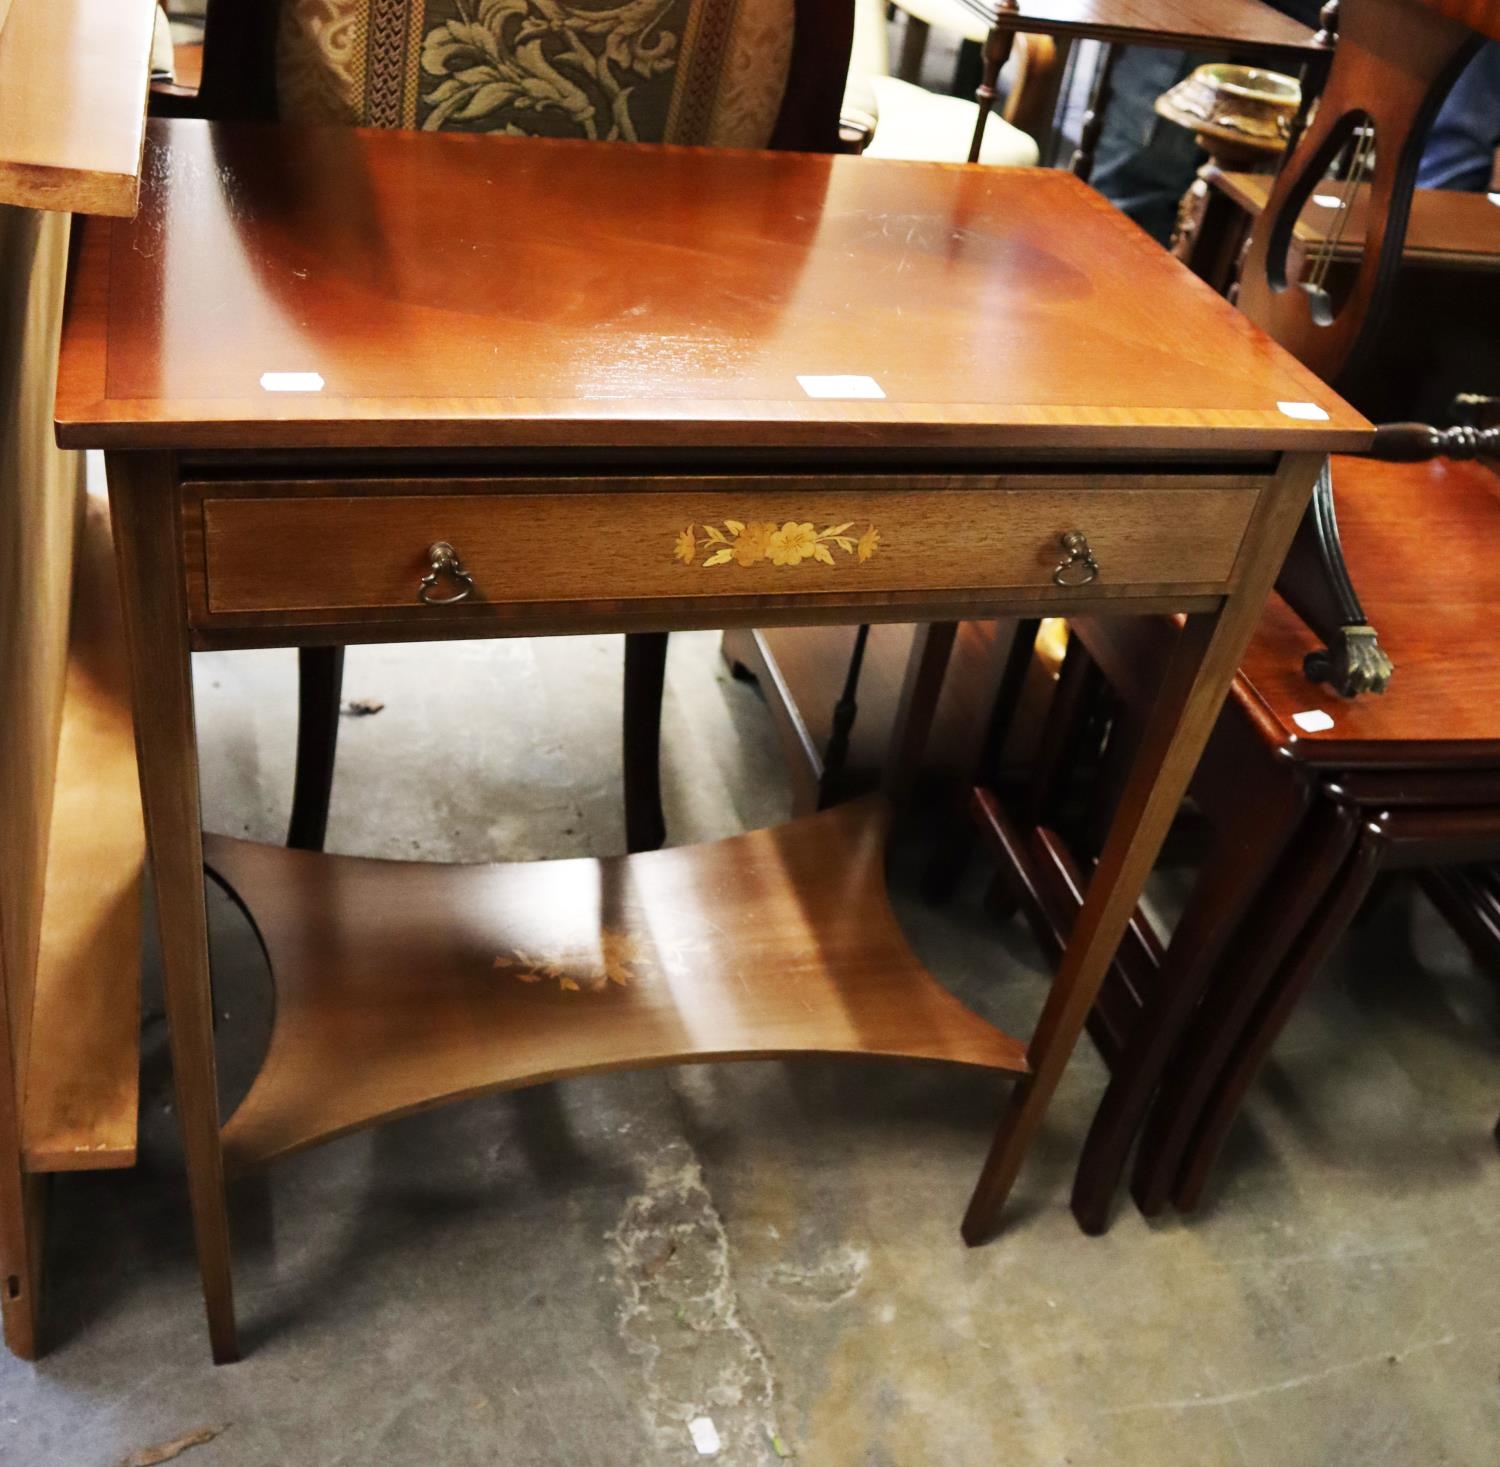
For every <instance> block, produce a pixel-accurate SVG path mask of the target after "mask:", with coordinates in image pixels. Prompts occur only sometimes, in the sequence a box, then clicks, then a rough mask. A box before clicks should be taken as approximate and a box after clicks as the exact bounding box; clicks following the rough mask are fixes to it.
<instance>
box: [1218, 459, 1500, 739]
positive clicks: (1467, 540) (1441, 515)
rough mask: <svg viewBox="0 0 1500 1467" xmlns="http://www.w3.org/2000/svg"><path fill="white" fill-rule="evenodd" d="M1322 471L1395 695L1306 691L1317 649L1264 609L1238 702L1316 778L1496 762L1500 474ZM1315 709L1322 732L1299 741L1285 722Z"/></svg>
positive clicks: (1348, 465) (1286, 615)
mask: <svg viewBox="0 0 1500 1467" xmlns="http://www.w3.org/2000/svg"><path fill="white" fill-rule="evenodd" d="M1333 474H1334V485H1335V489H1336V492H1337V493H1338V497H1339V533H1340V537H1341V539H1342V540H1343V543H1344V548H1345V551H1346V553H1347V555H1348V557H1349V560H1350V563H1351V564H1352V565H1355V566H1357V567H1358V568H1359V574H1360V579H1361V584H1362V587H1363V594H1364V597H1365V600H1366V602H1367V610H1368V611H1369V613H1370V615H1371V616H1373V617H1375V618H1376V619H1377V624H1378V625H1379V627H1380V634H1381V642H1382V645H1384V646H1385V647H1386V649H1387V650H1388V651H1389V652H1390V654H1391V657H1392V658H1393V660H1394V661H1395V663H1396V665H1397V666H1398V667H1399V668H1400V669H1401V681H1400V684H1399V685H1393V686H1392V688H1391V695H1390V696H1388V697H1379V698H1356V699H1343V698H1338V697H1335V696H1334V695H1333V694H1331V693H1330V692H1329V691H1328V690H1327V689H1319V688H1315V687H1313V686H1311V685H1310V684H1309V683H1308V682H1307V680H1306V678H1305V677H1303V675H1302V670H1301V669H1302V655H1303V653H1304V652H1307V651H1310V650H1311V649H1312V648H1313V647H1314V646H1315V645H1316V639H1315V638H1314V637H1313V635H1312V633H1311V632H1310V631H1308V629H1307V628H1306V626H1305V625H1304V624H1303V623H1302V622H1301V621H1300V620H1299V619H1298V618H1297V617H1296V615H1295V614H1294V613H1293V612H1292V611H1291V609H1290V608H1289V607H1288V606H1287V605H1286V604H1285V603H1284V602H1283V601H1281V600H1280V599H1279V598H1275V599H1273V600H1272V601H1271V602H1270V603H1269V604H1268V605H1267V607H1266V611H1265V616H1264V617H1263V619H1262V621H1261V624H1260V627H1259V629H1258V630H1257V632H1256V636H1255V639H1254V641H1253V642H1252V643H1251V645H1250V647H1249V648H1248V649H1247V651H1246V655H1245V661H1244V665H1243V668H1242V678H1243V681H1244V682H1245V684H1246V685H1247V691H1248V696H1249V698H1250V699H1251V700H1252V701H1253V703H1254V704H1255V705H1257V707H1258V709H1259V710H1260V711H1261V712H1262V713H1263V714H1264V716H1265V717H1266V718H1268V719H1269V720H1271V724H1272V727H1273V729H1274V730H1277V731H1279V742H1280V743H1281V744H1282V746H1283V747H1284V748H1285V750H1286V752H1287V754H1288V756H1289V757H1290V758H1292V759H1294V760H1299V761H1302V762H1304V763H1307V764H1312V765H1317V766H1319V767H1322V768H1328V769H1336V768H1340V767H1343V766H1346V765H1367V764H1369V765H1385V766H1388V767H1394V766H1401V765H1407V766H1409V765H1411V764H1413V763H1417V764H1420V765H1421V766H1422V767H1424V768H1427V767H1431V766H1432V765H1433V764H1435V763H1439V764H1440V763H1444V762H1449V763H1457V764H1462V765H1467V766H1470V767H1472V766H1474V765H1476V764H1482V763H1493V762H1495V761H1497V760H1500V720H1497V719H1496V716H1495V710H1496V709H1497V708H1500V668H1497V667H1496V665H1495V660H1494V658H1493V657H1491V656H1490V655H1489V631H1488V628H1489V625H1490V621H1491V618H1492V615H1493V610H1494V607H1495V606H1496V605H1497V604H1500V558H1497V557H1496V555H1495V548H1494V547H1495V544H1496V537H1497V536H1500V476H1497V475H1496V474H1495V473H1494V471H1493V470H1491V469H1489V468H1487V467H1486V466H1485V465H1483V464H1478V463H1455V462H1452V461H1450V460H1445V459H1437V460H1434V461H1433V462H1431V463H1427V464H1382V463H1376V462H1374V461H1372V460H1369V459H1342V458H1341V459H1335V460H1334V464H1333ZM1416 527H1420V528H1419V529H1418V530H1417V533H1415V534H1414V533H1413V532H1414V528H1416ZM1313 708H1317V709H1322V710H1324V711H1326V712H1327V713H1328V714H1329V715H1330V716H1331V717H1332V718H1333V727H1332V728H1330V729H1327V730H1325V731H1323V732H1321V733H1308V732H1306V731H1304V730H1303V729H1301V728H1299V727H1298V726H1297V725H1296V724H1295V723H1294V722H1293V718H1294V716H1295V715H1296V714H1298V713H1302V712H1306V711H1308V710H1309V709H1313Z"/></svg>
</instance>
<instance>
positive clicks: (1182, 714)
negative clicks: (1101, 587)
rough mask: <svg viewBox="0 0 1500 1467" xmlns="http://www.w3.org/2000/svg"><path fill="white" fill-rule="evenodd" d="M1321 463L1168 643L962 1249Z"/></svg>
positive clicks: (1054, 1062)
mask: <svg viewBox="0 0 1500 1467" xmlns="http://www.w3.org/2000/svg"><path fill="white" fill-rule="evenodd" d="M1319 462H1320V461H1319V460H1317V459H1314V458H1310V457H1307V456H1304V455H1287V457H1285V458H1284V459H1283V460H1282V464H1281V467H1280V469H1279V470H1278V473H1277V476H1276V482H1275V484H1274V486H1273V487H1272V488H1271V489H1270V490H1268V491H1267V492H1266V493H1265V494H1263V495H1262V497H1261V501H1260V503H1259V504H1258V505H1257V507H1256V511H1255V516H1254V518H1253V519H1252V521H1251V524H1250V527H1249V529H1248V530H1247V532H1246V535H1245V541H1244V545H1243V547H1242V558H1241V561H1240V564H1241V565H1250V566H1255V567H1258V569H1257V570H1256V571H1255V572H1254V573H1253V574H1250V575H1243V576H1242V577H1241V579H1240V581H1239V583H1238V584H1237V585H1236V587H1235V589H1234V590H1233V591H1232V592H1231V593H1230V594H1229V596H1228V597H1227V598H1226V599H1225V601H1224V604H1223V606H1222V607H1221V608H1220V609H1219V610H1218V611H1214V612H1200V613H1197V614H1196V615H1193V616H1190V617H1188V619H1187V622H1186V624H1185V625H1184V627H1183V629H1182V632H1181V633H1180V634H1179V636H1178V638H1177V644H1176V646H1175V647H1174V649H1173V652H1172V657H1171V660H1170V662H1169V663H1168V665H1167V669H1166V675H1165V677H1164V678H1163V680H1162V685H1161V690H1160V692H1159V694H1158V695H1157V699H1156V703H1155V705H1154V707H1153V709H1152V712H1151V716H1150V718H1149V720H1148V721H1147V724H1146V728H1145V732H1144V735H1143V737H1142V740H1141V747H1140V752H1139V753H1138V754H1137V756H1136V761H1135V766H1134V768H1133V769H1132V771H1131V775H1130V779H1129V781H1128V782H1127V784H1126V786H1125V791H1124V794H1123V796H1122V798H1121V800H1120V807H1119V809H1118V811H1117V812H1116V815H1115V820H1114V823H1113V825H1112V826H1111V828H1110V833H1109V836H1108V838H1107V839H1106V841H1105V844H1104V849H1103V851H1102V853H1101V854H1100V857H1099V863H1098V866H1097V867H1096V868H1095V871H1094V876H1093V879H1092V881H1090V883H1089V889H1088V894H1087V897H1086V898H1085V901H1084V904H1083V909H1082V910H1081V911H1080V912H1079V914H1078V921H1077V924H1076V925H1075V927H1074V929H1073V934H1072V937H1071V939H1070V940H1069V942H1068V946H1067V949H1066V951H1065V952H1064V953H1063V956H1062V961H1061V963H1060V965H1059V967H1058V972H1057V976H1056V978H1055V979H1054V980H1053V984H1052V989H1051V991H1050V993H1049V994H1048V997H1047V1002H1046V1005H1045V1006H1044V1008H1043V1010H1042V1016H1041V1019H1040V1021H1039V1022H1038V1024H1037V1027H1036V1032H1035V1033H1034V1034H1033V1036H1032V1040H1031V1045H1030V1048H1029V1050H1028V1059H1029V1062H1030V1066H1031V1072H1030V1073H1029V1074H1028V1075H1026V1076H1024V1077H1023V1078H1022V1079H1021V1080H1020V1082H1019V1083H1018V1084H1017V1085H1016V1087H1015V1089H1014V1090H1013V1091H1012V1092H1011V1096H1010V1100H1009V1102H1008V1104H1007V1106H1006V1109H1005V1112H1004V1114H1003V1116H1002V1118H1001V1122H1000V1127H999V1130H998V1131H997V1133H996V1135H995V1140H994V1143H993V1145H992V1146H991V1148H990V1154H989V1156H988V1157H987V1158H986V1160H985V1164H984V1169H983V1171H982V1172H981V1173H980V1177H979V1182H978V1185H977V1186H976V1187H975V1189H974V1195H973V1197H972V1198H971V1199H970V1202H969V1207H968V1211H967V1213H966V1214H965V1217H964V1221H963V1235H964V1238H965V1240H966V1241H967V1242H969V1243H971V1244H975V1243H980V1242H983V1241H984V1240H985V1239H986V1238H987V1237H989V1236H990V1235H991V1234H992V1233H993V1232H994V1231H995V1227H996V1224H997V1222H998V1220H999V1216H1000V1212H1001V1209H1002V1208H1003V1207H1004V1205H1005V1200H1006V1198H1007V1197H1008V1196H1009V1195H1010V1189H1011V1187H1012V1185H1013V1184H1014V1182H1015V1179H1016V1175H1017V1173H1018V1172H1019V1171H1020V1169H1021V1163H1022V1161H1023V1160H1024V1159H1025V1156H1026V1153H1027V1150H1028V1149H1029V1147H1030V1145H1031V1141H1032V1139H1033V1137H1034V1136H1035V1134H1036V1131H1037V1128H1038V1127H1039V1126H1040V1125H1041V1122H1042V1119H1043V1117H1044V1116H1045V1115H1046V1112H1047V1106H1048V1105H1049V1103H1050V1102H1051V1099H1052V1095H1053V1092H1054V1091H1055V1090H1056V1089H1057V1084H1058V1081H1059V1080H1060V1079H1061V1078H1062V1074H1063V1070H1064V1069H1065V1068H1066V1066H1067V1063H1068V1060H1069V1059H1070V1058H1071V1056H1072V1053H1073V1047H1074V1045H1075V1044H1076V1043H1077V1042H1078V1036H1079V1033H1080V1032H1081V1031H1082V1029H1083V1025H1084V1021H1085V1020H1086V1019H1087V1018H1088V1014H1089V1010H1090V1009H1091V1008H1092V1007H1093V1004H1094V999H1095V997H1096V996H1097V994H1098V992H1099V985H1100V984H1101V983H1102V982H1103V980H1104V976H1105V974H1106V972H1107V971H1108V969H1109V965H1110V963H1111V962H1112V960H1113V958H1114V954H1115V950H1116V949H1117V948H1118V947H1119V945H1120V939H1121V938H1122V937H1123V936H1124V934H1125V928H1126V926H1127V924H1128V923H1129V921H1130V919H1131V916H1132V914H1133V913H1134V911H1135V906H1136V902H1137V901H1138V900H1139V898H1140V894H1141V888H1142V887H1143V886H1144V885H1145V882H1146V877H1147V875H1148V874H1149V873H1150V870H1151V867H1152V865H1153V864H1154V863H1155V861H1156V857H1157V854H1158V853H1159V852H1160V850H1161V844H1162V841H1163V840H1164V839H1165V837H1166V834H1167V830H1168V827H1169V826H1170V825H1171V823H1172V819H1173V817H1174V816H1175V815H1176V813H1177V808H1178V805H1179V804H1180V803H1181V801H1182V797H1183V795H1184V794H1185V793H1186V791H1187V787H1188V783H1189V781H1190V780H1191V778H1192V774H1193V770H1194V768H1195V767H1196V765H1197V762H1198V757H1199V755H1200V754H1201V753H1202V751H1203V747H1204V745H1205V744H1206V743H1207V741H1208V736H1209V734H1210V733H1211V732H1212V730H1213V725H1214V720H1215V719H1216V718H1217V717H1218V713H1219V709H1220V706H1221V705H1222V704H1223V701H1224V695H1225V693H1226V692H1227V690H1228V688H1229V682H1230V679H1231V678H1232V677H1233V676H1234V672H1235V668H1236V667H1237V666H1238V665H1239V660H1240V657H1241V655H1242V654H1243V652H1244V650H1245V646H1246V644H1247V643H1248V642H1249V640H1250V636H1251V634H1252V633H1253V632H1254V630H1255V624H1256V622H1257V621H1258V620H1259V618H1260V614H1261V610H1262V608H1263V606H1264V605H1265V600H1266V596H1267V595H1268V594H1269V592H1270V589H1271V583H1272V581H1273V580H1274V578H1275V574H1276V568H1277V567H1278V566H1279V565H1280V563H1281V559H1282V557H1283V556H1284V555H1285V553H1286V549H1287V547H1288V545H1290V544H1291V539H1292V534H1293V532H1294V531H1295V530H1296V527H1297V522H1298V520H1299V519H1300V517H1301V515H1302V511H1303V507H1304V506H1305V505H1306V503H1307V500H1308V497H1309V495H1310V494H1311V491H1312V485H1313V479H1314V477H1315V476H1316V473H1317V470H1318V466H1319Z"/></svg>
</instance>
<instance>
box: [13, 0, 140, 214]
mask: <svg viewBox="0 0 1500 1467" xmlns="http://www.w3.org/2000/svg"><path fill="white" fill-rule="evenodd" d="M5 8H6V0H0V21H3V24H0V204H19V205H22V206H24V207H26V208H32V209H58V210H71V211H73V212H75V213H94V214H130V213H133V212H134V210H135V203H136V194H137V191H138V189H139V187H140V169H141V140H142V138H143V136H144V134H145V126H146V90H147V87H148V85H149V83H150V78H151V31H152V27H153V25H154V23H155V20H156V0H11V4H10V12H9V14H8V15H7V14H5Z"/></svg>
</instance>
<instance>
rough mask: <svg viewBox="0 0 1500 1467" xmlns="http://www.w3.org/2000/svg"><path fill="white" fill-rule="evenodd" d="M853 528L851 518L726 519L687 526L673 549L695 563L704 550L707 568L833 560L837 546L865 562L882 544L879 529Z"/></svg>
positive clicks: (688, 562) (682, 558)
mask: <svg viewBox="0 0 1500 1467" xmlns="http://www.w3.org/2000/svg"><path fill="white" fill-rule="evenodd" d="M853 529H854V521H853V520H850V521H849V522H848V523H847V524H843V525H829V526H827V527H826V528H825V529H822V530H820V529H817V528H816V527H815V525H814V524H813V523H812V521H810V520H803V521H800V522H799V521H797V520H788V521H787V522H786V523H785V524H783V525H780V526H778V525H774V524H771V523H768V522H765V521H762V522H759V523H751V524H746V523H745V522H744V521H743V520H725V521H724V528H723V529H722V530H721V529H720V528H719V527H718V526H717V525H689V526H688V527H687V528H686V529H685V530H683V531H682V532H681V533H680V534H679V535H678V536H677V547H676V549H675V550H674V551H673V554H674V555H675V556H676V557H677V559H678V560H680V561H681V562H682V563H683V564H684V565H694V564H696V563H697V562H698V557H699V555H702V556H703V557H704V559H703V562H702V564H703V565H704V566H705V567H707V566H713V565H729V564H730V563H731V562H733V564H735V565H742V566H749V565H759V564H760V562H761V561H763V560H769V561H770V562H771V564H772V565H801V564H802V562H803V561H804V560H812V561H816V562H818V563H819V564H821V565H834V564H836V561H835V560H834V555H833V552H834V551H835V550H838V551H839V552H840V553H841V554H842V555H845V556H849V557H851V558H852V559H853V560H854V561H855V562H856V563H858V564H860V565H863V564H864V562H865V561H867V560H869V558H870V557H871V556H872V555H874V554H875V552H876V551H877V550H879V549H880V531H879V530H877V529H876V528H875V526H874V525H871V526H870V527H869V528H868V529H866V530H865V532H864V533H863V534H862V535H855V534H853V533H851V532H852V531H853ZM700 530H701V531H702V535H701V536H700V534H699V531H700Z"/></svg>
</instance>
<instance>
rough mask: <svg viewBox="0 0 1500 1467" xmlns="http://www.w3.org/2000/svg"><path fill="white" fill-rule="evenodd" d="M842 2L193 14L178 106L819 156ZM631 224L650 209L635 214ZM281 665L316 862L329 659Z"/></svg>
mask: <svg viewBox="0 0 1500 1467" xmlns="http://www.w3.org/2000/svg"><path fill="white" fill-rule="evenodd" d="M853 26H854V0H604V3H600V4H594V5H581V4H571V3H568V0H265V3H257V0H209V3H208V11H207V18H206V25H205V30H204V52H203V80H202V86H201V88H200V90H199V92H198V93H197V95H196V97H182V96H179V95H166V96H160V97H158V98H156V99H155V102H154V107H155V109H156V110H157V111H159V112H161V113H164V114H170V115H177V116H184V115H187V116H201V117H207V118H213V119H218V120H254V121H284V122H289V123H298V124H318V125H327V124H332V125H346V126H371V127H394V128H411V129H421V130H427V131H438V130H442V131H461V132H495V133H504V134H509V135H526V136H543V137H553V138H577V139H583V140H589V141H597V142H620V143H677V144H692V145H704V146H712V147H733V148H765V147H770V148H779V149H793V150H798V151H803V152H833V151H837V150H838V148H839V111H840V103H841V100H842V96H843V91H844V82H845V77H846V74H847V72H848V67H849V51H850V42H851V37H852V33H853ZM642 208H643V209H649V208H650V201H649V200H642ZM625 646H626V653H625V700H624V702H625V706H624V764H625V825H626V843H627V846H628V848H629V849H630V850H632V851H636V850H647V849H651V848H653V847H655V846H657V845H660V844H661V842H662V840H663V838H664V835H665V827H664V823H663V820H662V814H661V799H660V782H659V769H658V745H659V741H660V722H661V700H662V693H663V688H664V680H665V672H666V649H667V638H666V635H665V634H664V633H632V634H629V635H627V637H626V638H625ZM299 655H300V661H299V675H300V682H301V685H300V696H299V725H298V737H297V774H296V783H295V789H294V793H293V798H292V817H291V822H290V828H289V832H288V843H289V844H291V845H293V846H298V847H302V848H306V849H320V848H321V847H322V845H323V840H324V835H325V832H326V827H327V821H328V804H329V798H330V794H331V791H332V783H333V770H334V760H335V754H336V750H337V739H338V716H339V705H340V700H341V697H342V684H343V658H344V649H343V648H342V647H338V646H333V647H310V648H304V649H303V650H302V651H301V653H300V654H299Z"/></svg>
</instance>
